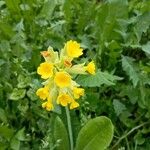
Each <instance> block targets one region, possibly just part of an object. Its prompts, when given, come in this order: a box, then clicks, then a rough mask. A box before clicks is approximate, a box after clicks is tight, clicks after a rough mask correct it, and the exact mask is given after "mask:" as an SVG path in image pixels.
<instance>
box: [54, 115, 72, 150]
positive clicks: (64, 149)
mask: <svg viewBox="0 0 150 150" xmlns="http://www.w3.org/2000/svg"><path fill="white" fill-rule="evenodd" d="M54 139H55V142H56V141H59V143H58V146H57V148H56V150H70V148H69V139H68V134H67V130H66V128H65V125H64V123H63V122H62V120H61V119H60V118H59V117H56V119H55V122H54Z"/></svg>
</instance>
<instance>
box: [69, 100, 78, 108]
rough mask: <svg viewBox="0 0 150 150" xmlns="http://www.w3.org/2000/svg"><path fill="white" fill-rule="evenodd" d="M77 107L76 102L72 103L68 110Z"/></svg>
mask: <svg viewBox="0 0 150 150" xmlns="http://www.w3.org/2000/svg"><path fill="white" fill-rule="evenodd" d="M77 107H79V103H77V102H76V101H73V102H72V103H71V104H70V109H74V108H77Z"/></svg>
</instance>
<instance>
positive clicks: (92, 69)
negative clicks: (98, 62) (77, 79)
mask: <svg viewBox="0 0 150 150" xmlns="http://www.w3.org/2000/svg"><path fill="white" fill-rule="evenodd" d="M86 70H87V71H88V72H89V73H90V74H92V75H94V74H95V64H94V62H93V61H91V62H90V63H89V64H88V65H87V66H86Z"/></svg>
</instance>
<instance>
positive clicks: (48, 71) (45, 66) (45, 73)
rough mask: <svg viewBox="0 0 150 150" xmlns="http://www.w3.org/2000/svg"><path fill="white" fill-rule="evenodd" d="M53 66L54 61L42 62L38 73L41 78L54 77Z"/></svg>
mask: <svg viewBox="0 0 150 150" xmlns="http://www.w3.org/2000/svg"><path fill="white" fill-rule="evenodd" d="M53 68H54V66H53V64H52V63H48V62H44V63H41V64H40V66H39V67H38V69H37V73H38V74H39V75H41V78H43V79H47V78H49V77H52V75H53Z"/></svg>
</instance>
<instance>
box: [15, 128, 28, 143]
mask: <svg viewBox="0 0 150 150" xmlns="http://www.w3.org/2000/svg"><path fill="white" fill-rule="evenodd" d="M24 132H25V128H22V129H20V130H19V131H18V132H17V133H16V135H15V137H16V138H17V139H18V140H19V141H25V140H26V138H25V133H24Z"/></svg>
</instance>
